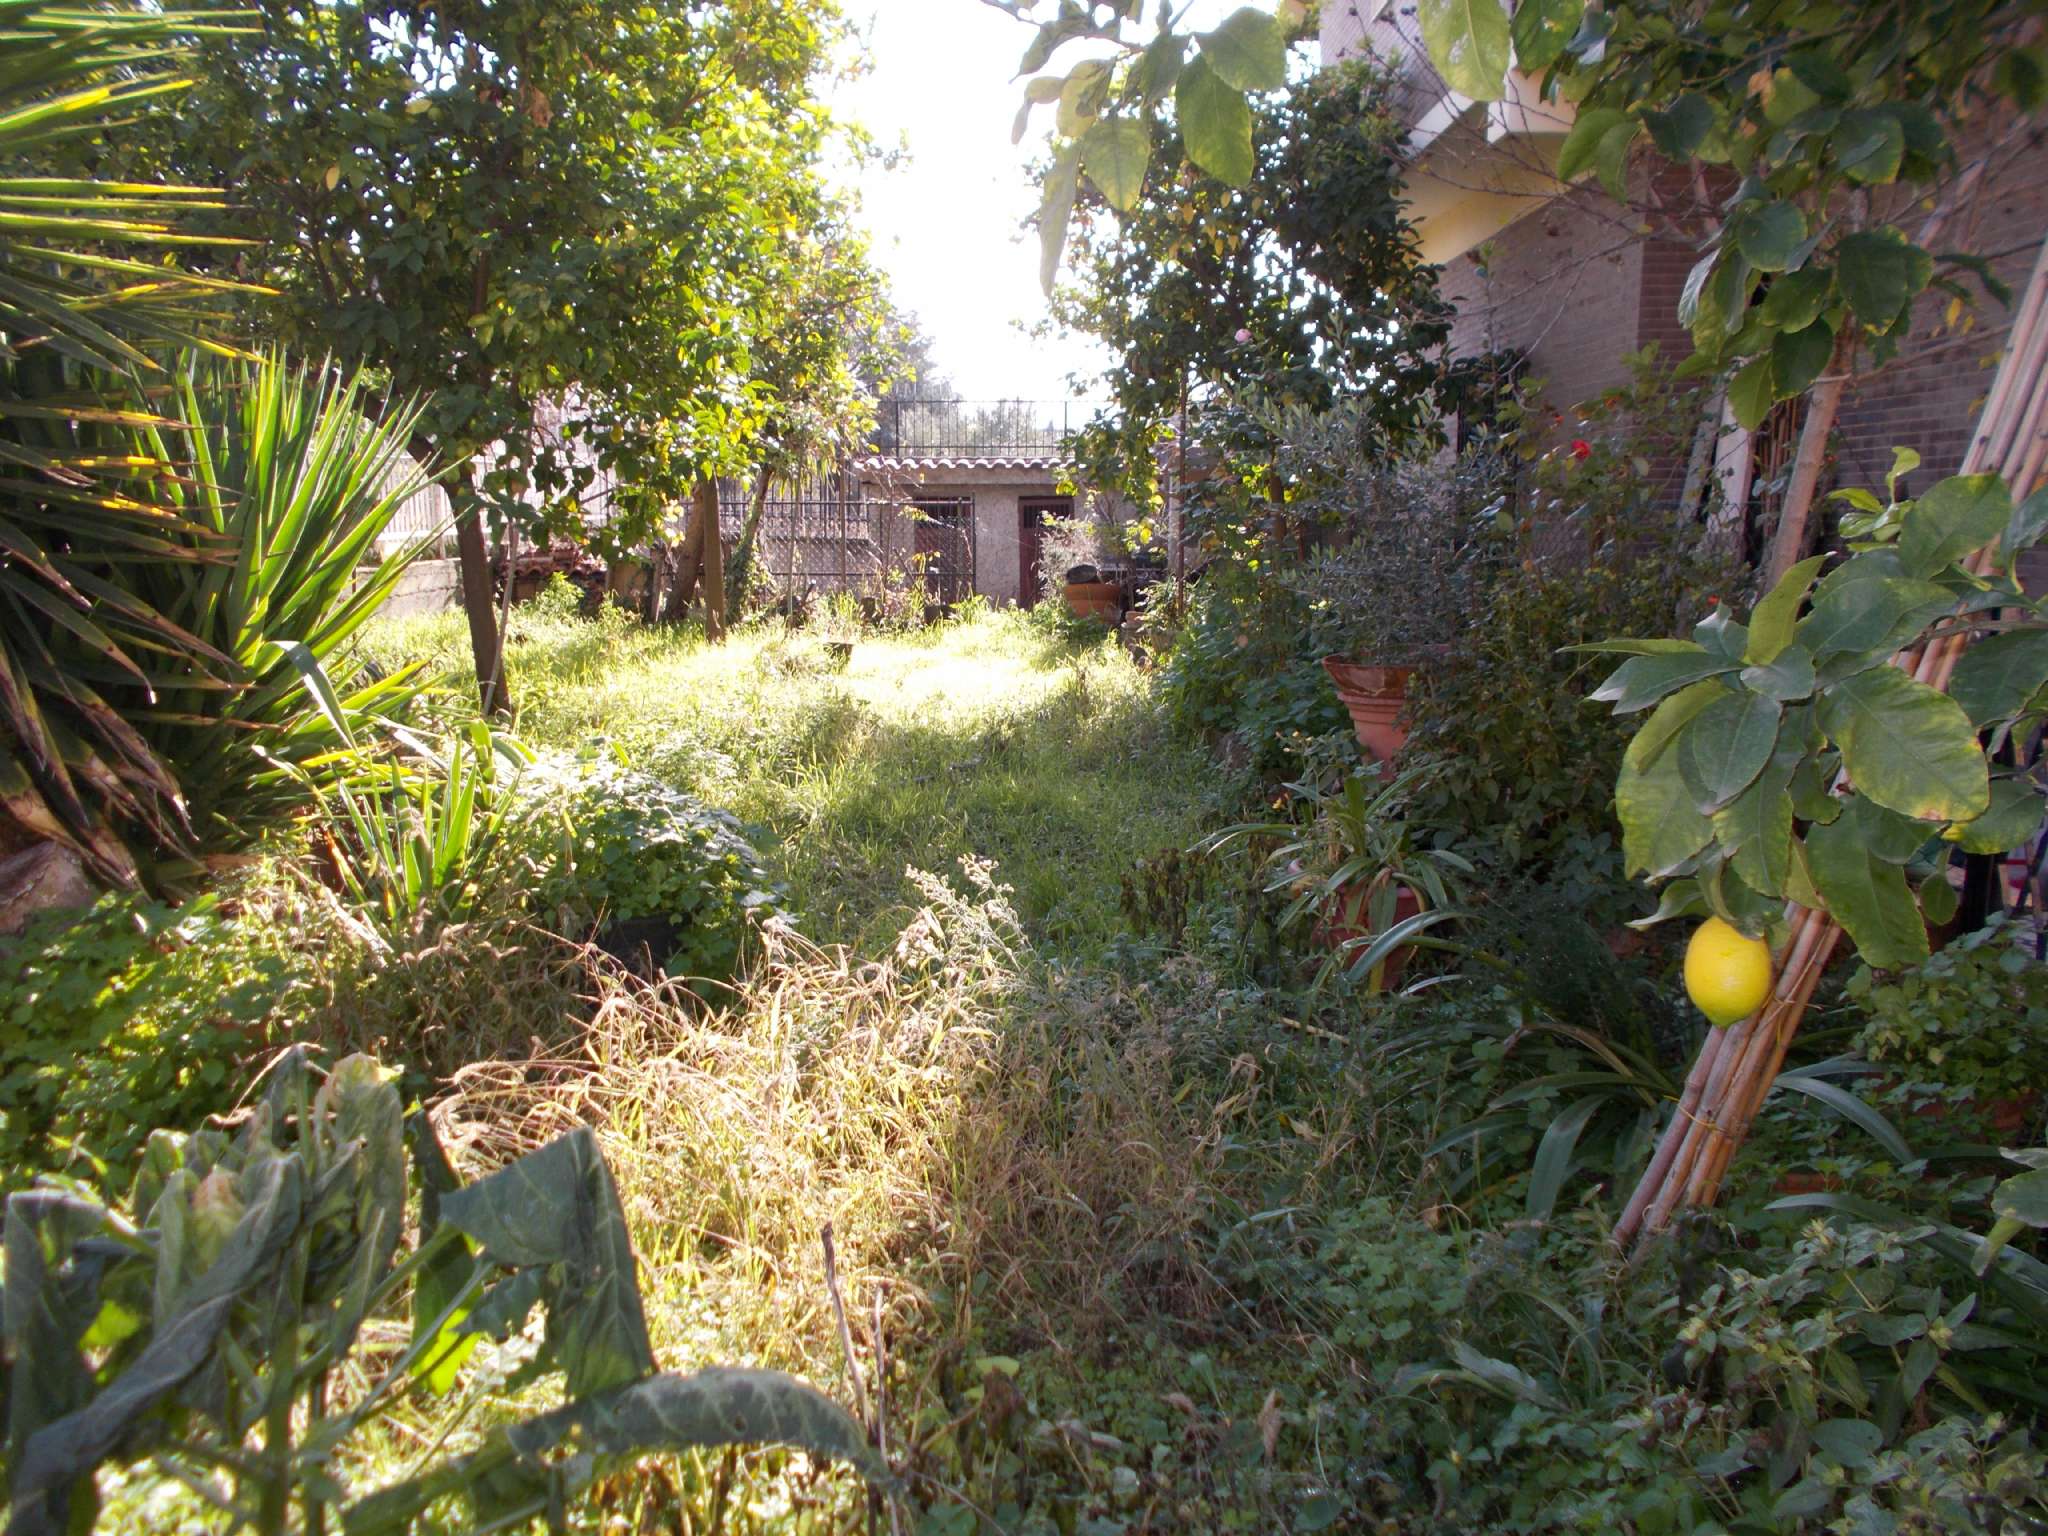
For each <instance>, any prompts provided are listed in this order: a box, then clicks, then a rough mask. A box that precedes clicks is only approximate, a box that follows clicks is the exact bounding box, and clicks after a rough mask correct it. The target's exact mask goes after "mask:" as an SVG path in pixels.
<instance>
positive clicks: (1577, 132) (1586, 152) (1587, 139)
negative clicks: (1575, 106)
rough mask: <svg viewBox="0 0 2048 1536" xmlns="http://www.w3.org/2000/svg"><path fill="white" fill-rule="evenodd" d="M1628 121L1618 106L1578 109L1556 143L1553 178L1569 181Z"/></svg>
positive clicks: (1594, 157)
mask: <svg viewBox="0 0 2048 1536" xmlns="http://www.w3.org/2000/svg"><path fill="white" fill-rule="evenodd" d="M1467 94H1468V95H1469V94H1470V92H1467ZM1628 121H1629V116H1628V114H1627V113H1626V112H1624V111H1622V110H1621V108H1619V107H1588V108H1586V109H1585V110H1584V111H1582V112H1580V113H1579V115H1578V117H1577V118H1576V119H1575V120H1574V121H1573V123H1572V127H1571V132H1569V133H1567V134H1566V135H1565V136H1564V143H1563V144H1561V145H1559V146H1558V150H1557V179H1558V180H1559V181H1572V180H1574V179H1576V178H1577V177H1578V176H1579V175H1580V173H1581V172H1583V171H1585V170H1587V169H1588V168H1590V167H1591V166H1592V165H1593V163H1594V161H1595V160H1597V159H1598V158H1599V155H1600V144H1601V141H1602V140H1603V139H1605V138H1606V137H1607V135H1608V134H1610V133H1612V132H1613V131H1614V130H1615V129H1617V128H1620V127H1623V126H1625V125H1627V123H1628Z"/></svg>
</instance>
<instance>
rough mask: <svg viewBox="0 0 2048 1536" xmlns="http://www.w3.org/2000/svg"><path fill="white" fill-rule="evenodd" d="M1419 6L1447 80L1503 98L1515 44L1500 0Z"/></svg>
mask: <svg viewBox="0 0 2048 1536" xmlns="http://www.w3.org/2000/svg"><path fill="white" fill-rule="evenodd" d="M1420 12H1421V17H1420V19H1421V22H1422V46H1423V47H1424V48H1426V49H1427V50H1428V51H1429V62H1430V63H1432V64H1434V65H1435V66H1436V72H1437V73H1438V74H1440V75H1442V76H1443V77H1444V84H1446V85H1448V86H1449V87H1450V88H1451V89H1452V90H1454V91H1456V92H1458V93H1459V94H1460V95H1461V96H1469V97H1471V98H1472V99H1473V100H1474V101H1499V100H1500V98H1501V94H1502V92H1503V90H1504V89H1505V87H1506V82H1507V75H1508V62H1509V58H1510V56H1511V49H1512V46H1513V44H1512V38H1511V36H1510V29H1509V24H1508V13H1507V8H1506V7H1505V6H1503V5H1502V4H1501V3H1500V0H1421V4H1420ZM1560 174H1562V173H1560Z"/></svg>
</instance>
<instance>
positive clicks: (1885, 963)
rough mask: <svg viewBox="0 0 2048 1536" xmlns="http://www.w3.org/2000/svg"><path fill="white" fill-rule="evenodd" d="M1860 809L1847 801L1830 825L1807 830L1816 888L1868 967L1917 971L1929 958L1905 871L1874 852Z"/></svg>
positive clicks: (1855, 801)
mask: <svg viewBox="0 0 2048 1536" xmlns="http://www.w3.org/2000/svg"><path fill="white" fill-rule="evenodd" d="M1861 805H1862V801H1861V797H1860V796H1858V797H1856V798H1854V799H1851V800H1850V801H1849V802H1847V804H1846V806H1845V808H1844V811H1843V814H1842V815H1840V816H1838V817H1837V818H1836V819H1835V820H1834V822H1833V823H1832V824H1831V825H1829V826H1824V827H1823V826H1816V827H1812V828H1809V829H1808V831H1807V834H1806V854H1807V862H1808V865H1809V867H1810V868H1811V871H1812V874H1813V883H1814V886H1815V888H1816V889H1817V890H1818V891H1819V892H1820V895H1821V899H1822V900H1823V901H1825V902H1826V903H1827V909H1828V911H1829V913H1830V914H1831V915H1832V916H1833V917H1834V919H1835V921H1836V922H1838V923H1840V924H1841V925H1842V928H1843V931H1844V932H1846V933H1847V934H1848V935H1849V937H1850V938H1851V939H1852V940H1854V941H1855V944H1856V949H1857V951H1858V953H1860V954H1861V955H1862V957H1863V959H1864V961H1865V962H1866V963H1867V964H1870V965H1873V966H1877V967H1878V968H1880V969H1883V970H1892V969H1896V968H1898V967H1901V966H1908V965H1917V964H1919V963H1920V962H1921V961H1922V960H1925V959H1926V958H1927V928H1926V926H1925V924H1923V923H1922V922H1921V920H1920V909H1919V907H1917V906H1916V905H1914V902H1913V892H1912V890H1911V888H1910V887H1909V886H1908V885H1907V884H1906V874H1905V871H1904V870H1902V869H1901V868H1899V866H1898V865H1896V864H1892V863H1889V862H1887V861H1886V860H1883V859H1880V858H1878V857H1877V856H1876V855H1875V853H1874V852H1873V851H1872V845H1871V842H1870V840H1869V838H1867V837H1866V836H1865V831H1866V819H1865V816H1864V815H1863V813H1862V810H1861Z"/></svg>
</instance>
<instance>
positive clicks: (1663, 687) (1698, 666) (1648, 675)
mask: <svg viewBox="0 0 2048 1536" xmlns="http://www.w3.org/2000/svg"><path fill="white" fill-rule="evenodd" d="M1740 666H1741V663H1740V662H1739V661H1737V660H1735V659H1732V658H1730V657H1727V656H1721V655H1717V654H1715V653H1714V652H1712V651H1709V650H1707V649H1706V648H1705V647H1704V646H1695V647H1694V649H1693V650H1692V651H1691V652H1689V653H1687V652H1672V653H1667V654H1664V655H1657V656H1637V657H1635V658H1634V659H1632V660H1629V661H1625V662H1623V663H1622V664H1621V665H1620V666H1619V667H1617V668H1615V670H1614V675H1613V676H1612V677H1610V678H1608V679H1607V681H1606V682H1604V683H1602V684H1601V685H1600V686H1599V687H1598V688H1596V689H1594V690H1593V694H1592V697H1593V698H1595V699H1598V700H1600V701H1602V702H1603V703H1605V702H1609V701H1611V702H1612V703H1613V705H1614V713H1616V714H1617V715H1627V714H1633V713H1634V712H1635V711H1636V710H1639V709H1648V708H1649V707H1650V706H1651V705H1652V704H1655V703H1656V702H1657V701H1658V700H1659V699H1661V698H1663V697H1664V696H1665V695H1666V694H1669V693H1676V692H1677V691H1678V690H1679V689H1681V688H1684V687H1687V686H1689V685H1690V684H1693V683H1696V682H1699V681H1700V680H1701V679H1702V678H1708V677H1716V676H1719V675H1721V674H1723V673H1727V672H1734V671H1736V670H1738V669H1739V668H1740Z"/></svg>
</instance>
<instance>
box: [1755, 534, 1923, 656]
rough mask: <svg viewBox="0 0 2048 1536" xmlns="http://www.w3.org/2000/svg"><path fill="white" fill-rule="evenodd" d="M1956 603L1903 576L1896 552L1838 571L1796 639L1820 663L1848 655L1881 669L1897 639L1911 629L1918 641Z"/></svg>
mask: <svg viewBox="0 0 2048 1536" xmlns="http://www.w3.org/2000/svg"><path fill="white" fill-rule="evenodd" d="M1955 601H1956V600H1955V594H1954V593H1953V592H1951V591H1949V590H1948V588H1946V587H1944V586H1941V585H1939V584H1937V583H1935V582H1931V581H1920V580H1917V579H1915V578H1913V577H1909V576H1906V575H1903V574H1902V573H1901V571H1900V566H1899V562H1898V559H1897V557H1896V555H1895V554H1894V553H1893V552H1892V551H1889V550H1876V551H1872V552H1869V553H1866V554H1861V555H1857V556H1856V557H1855V558H1854V559H1852V560H1850V561H1849V562H1848V563H1847V564H1846V565H1843V566H1841V567H1839V568H1838V569H1836V570H1835V571H1833V572H1832V573H1831V574H1830V575H1829V576H1828V579H1827V580H1826V581H1823V582H1822V583H1821V584H1820V589H1819V590H1818V591H1817V592H1816V593H1815V594H1814V600H1813V609H1812V611H1811V612H1809V613H1808V614H1807V616H1806V617H1805V618H1804V619H1802V620H1801V621H1800V622H1799V625H1798V627H1797V628H1796V629H1795V630H1794V631H1793V633H1794V635H1796V636H1797V637H1798V640H1799V643H1800V644H1801V645H1803V646H1805V647H1806V649H1807V650H1808V651H1810V652H1811V653H1812V654H1813V658H1814V660H1815V661H1816V662H1823V661H1825V660H1826V659H1827V658H1828V657H1829V656H1831V655H1833V654H1835V653H1836V652H1842V651H1847V652H1862V653H1865V654H1866V655H1867V656H1868V657H1869V659H1870V661H1871V664H1872V665H1876V664H1877V663H1878V662H1881V661H1884V660H1886V659H1888V658H1889V656H1890V652H1891V650H1896V649H1897V646H1896V645H1894V646H1892V647H1891V648H1890V650H1882V648H1883V647H1884V646H1885V644H1886V642H1887V641H1888V640H1889V639H1890V638H1891V637H1892V636H1893V635H1895V634H1897V633H1899V632H1901V631H1902V630H1905V629H1911V630H1912V631H1913V633H1914V634H1916V635H1917V634H1918V632H1919V630H1920V629H1922V628H1925V627H1926V626H1927V625H1928V624H1931V623H1932V622H1934V620H1935V619H1937V618H1940V617H1941V616H1942V615H1943V614H1945V613H1947V612H1949V611H1950V610H1951V609H1952V608H1954V607H1955ZM1880 650H1882V654H1874V653H1876V652H1878V651H1880Z"/></svg>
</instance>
